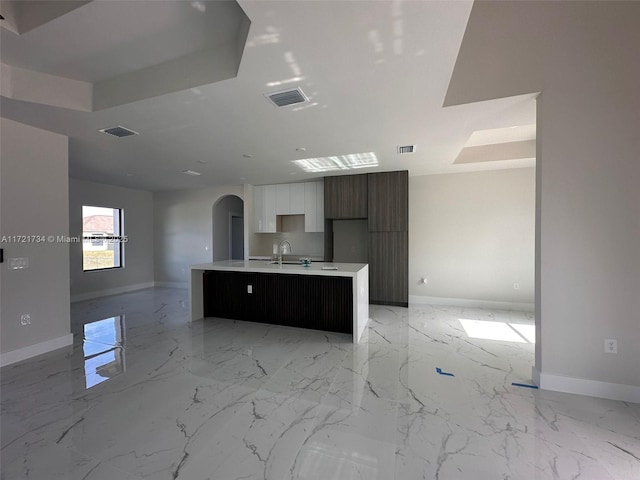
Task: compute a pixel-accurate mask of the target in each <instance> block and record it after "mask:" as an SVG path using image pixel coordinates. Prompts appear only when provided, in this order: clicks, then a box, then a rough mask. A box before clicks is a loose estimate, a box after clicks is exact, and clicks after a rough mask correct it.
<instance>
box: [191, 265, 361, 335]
mask: <svg viewBox="0 0 640 480" xmlns="http://www.w3.org/2000/svg"><path fill="white" fill-rule="evenodd" d="M248 285H251V290H252V293H248V292H247V290H248V289H247V286H248ZM203 288H204V316H205V317H222V318H231V319H234V320H247V321H254V322H261V323H270V324H274V325H287V326H291V327H299V328H313V329H317V330H327V331H332V332H341V333H352V330H353V279H352V278H350V277H325V276H320V275H291V274H268V273H264V274H263V273H241V272H223V271H215V270H212V271H208V272H205V273H204V278H203Z"/></svg>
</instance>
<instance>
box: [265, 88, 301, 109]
mask: <svg viewBox="0 0 640 480" xmlns="http://www.w3.org/2000/svg"><path fill="white" fill-rule="evenodd" d="M265 96H266V97H267V98H268V99H269V100H271V103H273V104H274V105H275V106H276V107H286V106H287V105H295V104H297V103H304V102H308V101H309V99H308V98H307V96H306V95H305V94H304V92H303V91H302V89H301V88H299V87H298V88H294V89H293V90H282V91H280V92H273V93H266V94H265Z"/></svg>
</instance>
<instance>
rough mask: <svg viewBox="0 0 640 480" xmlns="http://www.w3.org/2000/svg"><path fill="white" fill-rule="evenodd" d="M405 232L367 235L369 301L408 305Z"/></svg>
mask: <svg viewBox="0 0 640 480" xmlns="http://www.w3.org/2000/svg"><path fill="white" fill-rule="evenodd" d="M408 277H409V248H408V235H407V232H370V233H369V302H370V303H375V304H379V305H398V306H402V307H406V306H408V305H409V285H408Z"/></svg>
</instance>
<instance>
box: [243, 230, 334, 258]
mask: <svg viewBox="0 0 640 480" xmlns="http://www.w3.org/2000/svg"><path fill="white" fill-rule="evenodd" d="M250 240H251V243H250V245H249V256H271V255H273V246H274V245H278V244H279V243H280V242H281V241H282V240H287V241H288V242H289V243H290V244H291V248H292V249H293V253H291V255H294V256H300V257H313V258H323V256H324V233H322V232H321V233H305V232H281V233H254V234H252V235H251V239H250ZM287 255H289V253H288V252H287Z"/></svg>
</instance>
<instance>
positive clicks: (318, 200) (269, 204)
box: [253, 182, 324, 233]
mask: <svg viewBox="0 0 640 480" xmlns="http://www.w3.org/2000/svg"><path fill="white" fill-rule="evenodd" d="M302 214H304V231H305V232H324V184H323V183H322V182H307V183H293V184H280V185H261V186H257V187H253V217H254V222H253V231H254V232H256V233H276V231H277V230H276V226H277V222H276V217H277V215H302Z"/></svg>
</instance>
